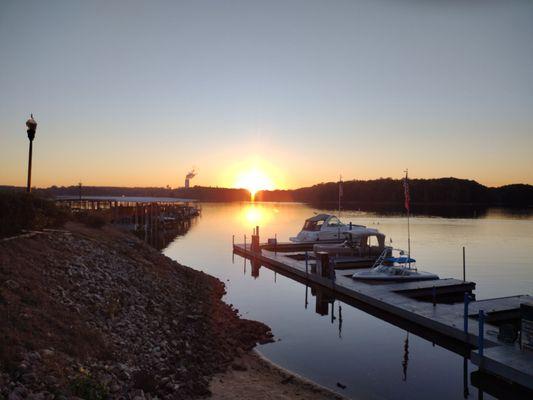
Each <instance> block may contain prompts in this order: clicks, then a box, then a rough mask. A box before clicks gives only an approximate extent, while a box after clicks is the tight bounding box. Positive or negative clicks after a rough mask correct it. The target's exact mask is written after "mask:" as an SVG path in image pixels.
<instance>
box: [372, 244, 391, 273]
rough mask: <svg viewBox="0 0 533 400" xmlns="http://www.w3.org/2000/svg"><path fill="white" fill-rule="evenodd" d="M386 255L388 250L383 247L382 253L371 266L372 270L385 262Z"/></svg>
mask: <svg viewBox="0 0 533 400" xmlns="http://www.w3.org/2000/svg"><path fill="white" fill-rule="evenodd" d="M388 254H389V248H388V247H385V248H384V249H383V251H382V252H381V254H380V255H379V257H378V258H377V259H376V261H375V262H374V264H373V265H372V268H375V267H377V266H378V265H380V264H381V263H382V262H383V261H384V260H385V258H386V257H387V255H388Z"/></svg>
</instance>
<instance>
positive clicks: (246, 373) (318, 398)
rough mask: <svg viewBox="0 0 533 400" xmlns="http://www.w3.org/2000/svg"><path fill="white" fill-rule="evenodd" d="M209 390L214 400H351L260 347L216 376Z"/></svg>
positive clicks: (244, 355)
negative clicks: (268, 355) (280, 362)
mask: <svg viewBox="0 0 533 400" xmlns="http://www.w3.org/2000/svg"><path fill="white" fill-rule="evenodd" d="M209 390H210V391H211V394H212V395H211V399H213V400H233V399H234V400H246V399H252V398H253V399H254V400H271V399H280V400H285V399H295V398H296V399H298V398H301V399H308V400H349V398H348V397H346V396H343V395H342V394H340V393H338V392H335V391H333V390H332V389H329V388H326V387H324V386H322V385H320V384H318V383H316V382H313V381H311V380H309V379H307V378H305V377H303V376H301V375H299V374H297V373H295V372H292V371H289V370H287V369H285V368H283V367H281V366H280V365H278V364H276V363H274V362H273V361H271V360H269V359H268V358H266V357H265V356H264V355H263V354H261V353H260V352H259V351H258V350H257V349H256V348H254V349H253V350H251V351H250V352H248V353H245V354H243V355H242V356H240V357H238V358H237V359H235V361H234V362H233V364H232V365H231V366H230V368H228V369H227V370H226V371H225V372H223V373H220V374H216V375H215V376H213V377H212V379H211V383H210V386H209Z"/></svg>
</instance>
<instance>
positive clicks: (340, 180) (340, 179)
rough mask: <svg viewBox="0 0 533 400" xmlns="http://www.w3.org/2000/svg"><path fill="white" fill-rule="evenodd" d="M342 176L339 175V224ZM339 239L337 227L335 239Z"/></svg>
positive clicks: (339, 234)
mask: <svg viewBox="0 0 533 400" xmlns="http://www.w3.org/2000/svg"><path fill="white" fill-rule="evenodd" d="M341 185H342V175H339V222H340V219H341V190H342V186H341ZM340 237H341V227H340V225H339V228H338V229H337V239H340Z"/></svg>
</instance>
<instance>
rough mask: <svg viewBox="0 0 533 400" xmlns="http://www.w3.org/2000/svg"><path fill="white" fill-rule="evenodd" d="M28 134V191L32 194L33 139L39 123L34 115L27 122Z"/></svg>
mask: <svg viewBox="0 0 533 400" xmlns="http://www.w3.org/2000/svg"><path fill="white" fill-rule="evenodd" d="M26 127H27V128H28V129H27V130H26V133H27V134H28V139H29V140H30V151H29V156H28V184H27V186H26V191H27V192H28V193H29V192H31V159H32V152H33V139H35V132H36V131H37V122H36V121H35V120H34V119H33V114H30V118H29V119H28V120H27V121H26Z"/></svg>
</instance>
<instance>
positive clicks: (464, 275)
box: [463, 246, 466, 282]
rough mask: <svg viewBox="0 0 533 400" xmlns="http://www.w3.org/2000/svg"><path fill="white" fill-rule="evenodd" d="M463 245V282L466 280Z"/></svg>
mask: <svg viewBox="0 0 533 400" xmlns="http://www.w3.org/2000/svg"><path fill="white" fill-rule="evenodd" d="M465 258H466V257H465V246H463V282H466V262H465V261H466V260H465Z"/></svg>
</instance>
